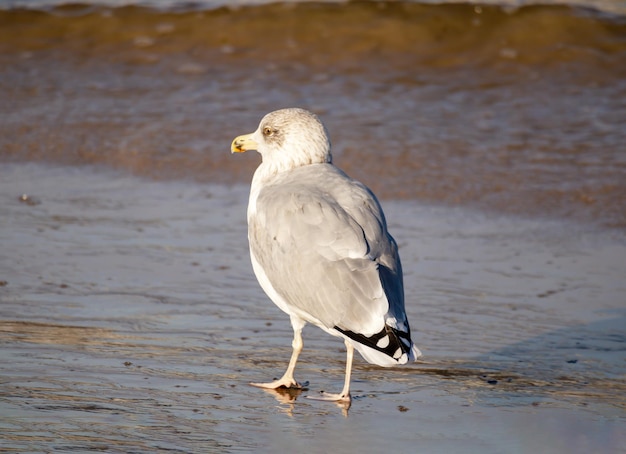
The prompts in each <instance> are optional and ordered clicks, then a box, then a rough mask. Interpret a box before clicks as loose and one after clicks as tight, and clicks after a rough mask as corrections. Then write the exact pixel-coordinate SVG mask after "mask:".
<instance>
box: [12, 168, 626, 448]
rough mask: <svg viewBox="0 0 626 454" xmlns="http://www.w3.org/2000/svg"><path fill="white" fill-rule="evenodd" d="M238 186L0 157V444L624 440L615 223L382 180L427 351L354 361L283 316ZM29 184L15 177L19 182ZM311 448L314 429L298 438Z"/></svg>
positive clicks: (621, 252)
mask: <svg viewBox="0 0 626 454" xmlns="http://www.w3.org/2000/svg"><path fill="white" fill-rule="evenodd" d="M247 190H248V188H247V186H246V185H241V184H236V185H207V184H202V183H196V182H183V181H175V182H159V181H152V180H145V179H141V178H139V177H135V176H130V175H128V174H124V173H116V172H113V171H110V170H105V169H95V168H89V167H83V168H79V167H62V166H47V165H40V164H11V165H3V166H2V167H1V168H0V200H2V203H1V204H0V219H2V224H1V228H0V244H2V247H1V249H0V281H2V287H0V343H1V345H2V348H1V349H0V356H1V360H0V380H1V382H0V415H1V416H0V429H1V430H0V431H1V433H2V435H1V439H2V442H1V443H0V446H1V447H0V450H2V451H3V452H64V451H74V452H92V451H102V452H276V451H281V452H302V451H303V450H304V449H305V450H306V452H320V453H321V452H329V451H333V452H338V453H344V452H345V453H347V452H366V453H375V452H382V451H385V450H386V451H394V452H406V453H408V452H429V453H448V452H460V451H463V452H470V453H478V452H480V453H501V452H507V453H532V452H542V453H566V452H567V453H589V452H606V453H609V452H611V453H617V452H624V446H626V432H625V431H624V421H625V420H626V399H625V398H624V396H625V391H626V379H625V373H626V364H625V363H624V346H625V345H626V333H625V329H624V326H626V307H625V305H624V295H625V294H626V285H625V283H624V279H623V278H624V269H626V267H625V265H626V241H625V239H624V236H623V234H622V233H620V232H616V231H611V230H606V231H604V230H598V229H597V228H596V227H593V228H591V227H589V226H586V225H585V224H576V223H573V222H568V223H562V222H558V221H545V220H537V219H530V218H523V217H510V216H496V215H493V214H485V213H483V212H480V211H474V210H470V209H463V208H449V207H438V206H432V205H431V206H429V205H426V204H423V203H419V202H416V201H392V200H383V207H384V208H385V210H386V213H387V217H388V222H389V227H390V230H391V232H392V233H393V235H394V236H395V237H396V239H397V240H398V243H399V246H400V251H401V255H402V259H403V266H404V272H405V283H406V284H405V285H406V291H407V313H408V316H409V319H410V321H411V324H412V328H413V331H414V332H415V336H414V337H415V340H416V342H417V344H418V346H419V347H420V349H422V351H423V352H424V354H425V356H424V358H423V359H422V360H420V361H419V362H416V363H414V364H411V365H409V366H406V367H398V368H392V369H383V368H379V367H375V366H371V365H368V364H367V363H365V361H363V360H362V359H361V358H360V357H358V358H356V359H355V368H354V372H353V388H354V390H353V395H354V401H353V404H352V406H351V408H350V409H349V410H346V409H345V408H342V407H340V406H338V405H336V404H334V403H327V402H316V401H312V400H307V399H305V398H304V396H306V395H313V394H315V393H318V392H319V391H321V390H328V389H335V388H337V387H338V386H340V384H341V381H342V373H343V366H344V364H343V361H344V354H343V345H342V343H341V342H339V341H337V340H336V339H334V338H331V337H330V336H328V335H326V334H324V333H323V332H321V331H320V330H319V329H317V328H314V327H309V328H307V329H305V331H304V340H305V349H304V352H303V354H302V357H301V363H300V364H299V366H298V368H297V369H296V377H298V378H299V379H300V380H302V381H308V382H309V386H308V389H307V390H305V391H303V392H302V393H291V394H290V393H275V392H266V391H263V390H260V389H257V388H253V387H251V386H248V385H247V383H248V382H250V381H255V380H256V381H258V380H263V379H268V378H272V377H275V376H278V375H280V374H281V373H282V371H283V369H284V367H285V366H286V362H287V360H288V358H289V354H290V342H291V328H290V326H289V322H288V319H287V318H286V316H284V314H282V313H281V312H280V311H279V310H278V309H277V308H276V307H274V305H273V304H272V303H271V302H270V301H269V300H268V299H267V298H266V297H265V295H264V294H263V292H262V291H261V289H260V288H259V287H258V284H257V283H256V280H255V278H254V276H253V274H252V271H251V266H250V263H249V258H248V251H247V240H246V225H245V207H246V203H247ZM24 195H27V197H24ZM304 447H306V448H304Z"/></svg>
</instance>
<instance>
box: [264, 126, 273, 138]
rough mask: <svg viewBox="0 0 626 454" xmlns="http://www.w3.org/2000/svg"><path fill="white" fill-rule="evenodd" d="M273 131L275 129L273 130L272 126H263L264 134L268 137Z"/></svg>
mask: <svg viewBox="0 0 626 454" xmlns="http://www.w3.org/2000/svg"><path fill="white" fill-rule="evenodd" d="M273 132H274V131H272V128H270V127H269V126H266V127H265V128H263V135H264V136H266V137H268V136H271V135H272V133H273Z"/></svg>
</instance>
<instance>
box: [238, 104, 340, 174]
mask: <svg viewBox="0 0 626 454" xmlns="http://www.w3.org/2000/svg"><path fill="white" fill-rule="evenodd" d="M230 150H231V152H232V153H243V152H245V151H248V150H256V151H258V152H259V153H260V154H261V156H262V157H263V164H265V165H267V166H268V167H270V168H272V169H273V170H274V171H276V172H280V171H283V170H290V169H293V168H296V167H300V166H304V165H309V164H320V163H325V162H332V157H331V153H330V140H329V139H328V133H327V131H326V128H325V127H324V125H323V124H322V122H321V121H320V120H319V118H317V115H315V114H313V113H311V112H309V111H307V110H304V109H299V108H290V109H281V110H276V111H274V112H270V113H268V114H267V115H265V116H264V117H263V119H262V120H261V123H260V124H259V127H258V128H257V130H256V131H254V132H253V133H251V134H245V135H242V136H239V137H237V138H235V140H233V143H232V144H231V147H230Z"/></svg>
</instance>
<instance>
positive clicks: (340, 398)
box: [307, 340, 354, 403]
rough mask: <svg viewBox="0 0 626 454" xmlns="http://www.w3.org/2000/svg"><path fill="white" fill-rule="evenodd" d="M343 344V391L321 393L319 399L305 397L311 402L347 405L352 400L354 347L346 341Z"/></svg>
mask: <svg viewBox="0 0 626 454" xmlns="http://www.w3.org/2000/svg"><path fill="white" fill-rule="evenodd" d="M345 343H346V350H347V354H346V378H345V381H344V383H343V389H342V390H341V392H340V393H339V394H331V393H325V392H323V391H322V393H323V394H322V395H321V396H319V397H312V396H307V398H309V399H313V400H327V401H331V402H347V403H349V402H350V401H351V400H352V398H351V397H350V375H351V374H352V358H354V347H353V346H352V344H351V343H350V342H348V340H346V341H345Z"/></svg>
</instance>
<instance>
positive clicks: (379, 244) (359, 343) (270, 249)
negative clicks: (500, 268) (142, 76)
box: [231, 108, 422, 403]
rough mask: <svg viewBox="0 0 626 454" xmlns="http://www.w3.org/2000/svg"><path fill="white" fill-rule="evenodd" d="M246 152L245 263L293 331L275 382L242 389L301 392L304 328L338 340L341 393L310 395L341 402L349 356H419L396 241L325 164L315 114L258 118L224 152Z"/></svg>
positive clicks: (289, 112)
mask: <svg viewBox="0 0 626 454" xmlns="http://www.w3.org/2000/svg"><path fill="white" fill-rule="evenodd" d="M249 150H256V151H257V152H258V153H260V155H261V163H260V164H259V166H258V167H257V169H256V171H255V172H254V175H253V178H252V183H251V186H250V197H249V201H248V209H247V222H248V242H249V248H250V260H251V262H252V268H253V271H254V273H255V275H256V278H257V280H258V282H259V284H260V286H261V288H262V289H263V290H264V292H265V293H266V294H267V296H268V297H269V298H270V299H271V300H272V301H273V302H274V303H275V304H276V306H278V307H279V308H280V309H281V310H282V311H284V312H285V313H287V314H288V315H289V317H290V321H291V326H292V328H293V333H294V335H293V341H292V349H293V350H292V354H291V358H290V360H289V365H288V366H287V370H286V371H285V373H284V375H283V376H282V377H281V378H280V379H277V380H274V381H271V382H268V383H250V384H251V385H253V386H257V387H260V388H266V389H278V388H301V384H300V383H299V382H297V381H296V380H295V378H294V370H295V367H296V362H297V361H298V357H299V355H300V353H301V351H302V349H303V340H302V329H303V328H304V326H305V325H306V324H307V323H310V324H313V325H316V326H318V327H319V328H321V329H322V330H324V331H325V332H327V333H328V334H331V335H332V336H336V337H339V338H342V339H343V340H344V343H345V346H346V352H347V353H346V370H345V378H344V385H343V389H342V390H341V392H339V393H336V394H334V393H324V392H322V393H321V395H320V396H319V397H310V398H314V399H318V400H327V401H335V402H344V403H345V402H347V403H350V401H351V395H350V379H351V373H352V362H353V356H354V350H355V349H356V350H357V351H358V352H359V353H360V354H361V356H363V358H364V359H365V360H366V361H367V362H369V363H371V364H376V365H379V366H383V367H390V366H395V365H399V364H406V363H408V362H409V361H414V360H416V359H417V358H419V357H420V356H422V353H421V352H420V350H419V349H418V348H417V347H416V346H415V344H414V343H413V341H412V340H411V330H410V327H409V321H408V319H407V316H406V312H405V305H404V286H403V276H402V266H401V262H400V256H399V254H398V246H397V243H396V241H395V240H394V239H393V237H392V236H391V235H390V234H389V232H388V230H387V223H386V220H385V215H384V213H383V210H382V208H381V205H380V203H379V201H378V199H377V198H376V196H375V195H374V193H373V192H372V191H371V190H370V189H369V188H368V187H367V186H365V185H364V184H362V183H360V182H359V181H357V180H354V179H352V178H350V177H349V176H348V175H347V174H346V173H344V172H343V171H342V170H340V169H339V168H338V167H337V166H335V165H334V164H333V159H332V154H331V144H330V139H329V136H328V132H327V129H326V127H325V126H324V125H323V123H322V122H321V121H320V119H319V118H318V117H317V115H315V114H314V113H312V112H310V111H308V110H305V109H302V108H286V109H280V110H276V111H273V112H270V113H268V114H266V115H265V116H264V117H263V118H262V119H261V122H260V123H259V126H258V127H257V129H256V130H255V131H254V132H253V133H250V134H244V135H240V136H238V137H236V138H235V139H234V140H233V141H232V143H231V153H242V152H246V151H249ZM307 397H309V396H307Z"/></svg>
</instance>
